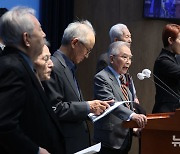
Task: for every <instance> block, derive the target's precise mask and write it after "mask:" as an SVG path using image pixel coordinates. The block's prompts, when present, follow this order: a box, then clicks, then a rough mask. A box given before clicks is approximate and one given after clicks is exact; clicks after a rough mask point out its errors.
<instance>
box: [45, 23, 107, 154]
mask: <svg viewBox="0 0 180 154" xmlns="http://www.w3.org/2000/svg"><path fill="white" fill-rule="evenodd" d="M94 43H95V32H94V29H93V27H92V25H91V24H90V22H88V21H87V20H85V21H81V22H79V21H77V22H74V23H71V24H69V25H68V27H67V28H66V29H65V31H64V34H63V38H62V42H61V46H60V48H59V50H57V51H56V52H55V53H54V55H53V56H52V61H53V63H54V67H53V71H52V74H51V79H50V80H48V81H46V83H44V88H45V91H46V93H47V95H48V96H49V99H50V101H51V103H52V106H53V108H54V111H55V112H56V114H57V116H58V118H59V121H60V123H61V125H62V127H63V135H64V137H65V144H66V151H67V154H73V153H75V152H77V151H79V150H82V149H84V148H87V147H88V146H90V138H89V130H88V126H87V123H86V122H87V121H86V120H87V119H88V114H89V113H90V112H93V113H95V114H97V115H99V114H101V113H102V112H103V111H104V110H105V109H106V108H107V107H109V105H108V104H107V102H103V101H100V100H93V101H84V100H83V96H82V93H81V90H80V87H79V85H78V82H77V80H76V77H75V71H76V64H78V63H80V62H81V61H82V60H83V59H85V58H88V55H89V54H90V52H91V50H92V48H93V46H94Z"/></svg>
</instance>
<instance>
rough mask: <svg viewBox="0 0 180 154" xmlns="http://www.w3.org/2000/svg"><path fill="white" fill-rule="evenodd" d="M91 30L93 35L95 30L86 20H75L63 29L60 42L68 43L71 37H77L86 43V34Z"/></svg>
mask: <svg viewBox="0 0 180 154" xmlns="http://www.w3.org/2000/svg"><path fill="white" fill-rule="evenodd" d="M89 31H92V32H93V33H94V35H95V30H94V28H93V26H92V25H91V23H90V22H89V21H88V20H82V21H75V22H73V23H70V24H69V25H68V27H67V28H66V29H65V30H64V34H63V37H62V41H61V44H62V45H68V44H69V43H70V42H71V40H72V39H73V38H79V40H80V41H82V42H83V43H85V44H86V43H88V40H87V35H88V33H89Z"/></svg>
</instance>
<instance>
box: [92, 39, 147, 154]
mask: <svg viewBox="0 0 180 154" xmlns="http://www.w3.org/2000/svg"><path fill="white" fill-rule="evenodd" d="M108 54H109V66H107V67H106V68H104V69H103V70H102V71H100V72H99V73H97V74H96V75H95V78H94V96H95V99H100V100H109V99H114V100H115V102H116V101H132V94H131V92H130V90H129V88H128V87H127V84H126V83H124V81H125V76H124V74H126V73H127V71H128V69H129V67H130V65H131V58H132V54H131V50H130V48H129V47H128V44H127V43H126V42H122V41H117V42H114V43H112V44H111V45H110V48H109V53H108ZM130 119H131V120H134V121H135V122H136V123H137V124H138V125H139V126H140V127H142V128H143V127H144V126H145V124H146V122H147V119H146V116H145V115H143V114H136V113H135V112H134V111H133V103H131V102H130V103H124V104H123V105H120V106H119V107H118V108H117V109H115V110H114V111H112V112H111V113H110V114H108V115H106V116H105V117H103V118H102V119H100V120H99V121H97V122H95V124H94V140H95V142H101V143H102V148H101V151H100V152H99V153H100V154H117V153H119V154H127V153H128V151H129V150H130V147H131V140H132V131H131V130H130V129H128V128H124V127H123V126H122V122H123V121H126V120H130Z"/></svg>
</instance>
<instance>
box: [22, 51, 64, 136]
mask: <svg viewBox="0 0 180 154" xmlns="http://www.w3.org/2000/svg"><path fill="white" fill-rule="evenodd" d="M20 61H21V62H22V64H23V65H24V67H25V69H26V71H27V72H28V74H29V76H30V78H31V81H32V83H33V84H34V86H35V87H36V89H37V91H38V93H39V96H40V98H41V100H42V103H43V104H44V106H45V108H46V110H47V113H49V115H50V117H51V118H52V120H53V121H54V123H55V125H56V126H57V127H58V128H59V130H61V128H60V127H59V125H58V121H57V120H56V119H57V117H56V115H55V114H54V111H53V109H52V107H51V105H50V103H49V101H48V98H47V97H46V94H45V93H44V90H43V88H42V86H41V85H40V83H39V80H38V79H37V77H36V75H35V73H34V72H33V71H32V69H31V68H30V67H29V65H28V64H27V63H26V62H25V61H24V59H23V58H22V57H21V55H20ZM60 133H61V132H60Z"/></svg>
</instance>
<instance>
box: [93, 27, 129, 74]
mask: <svg viewBox="0 0 180 154" xmlns="http://www.w3.org/2000/svg"><path fill="white" fill-rule="evenodd" d="M109 37H110V41H111V43H113V42H116V41H123V42H127V43H128V44H129V46H131V43H132V39H131V33H130V32H129V29H128V28H127V26H126V25H124V24H116V25H114V26H112V27H111V29H110V30H109ZM108 59H109V58H108V53H107V52H105V53H103V54H101V55H100V57H99V60H98V63H97V68H96V69H97V70H96V71H97V72H99V71H101V70H102V69H104V68H105V67H106V66H108Z"/></svg>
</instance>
